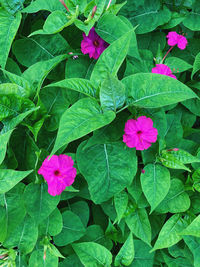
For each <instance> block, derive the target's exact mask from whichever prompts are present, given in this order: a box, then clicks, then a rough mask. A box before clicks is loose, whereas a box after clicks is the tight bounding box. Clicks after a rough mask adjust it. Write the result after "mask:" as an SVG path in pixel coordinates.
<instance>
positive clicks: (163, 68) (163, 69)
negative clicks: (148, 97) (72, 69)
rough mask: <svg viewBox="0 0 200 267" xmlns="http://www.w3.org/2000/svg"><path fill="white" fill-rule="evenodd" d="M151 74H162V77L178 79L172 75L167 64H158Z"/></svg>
mask: <svg viewBox="0 0 200 267" xmlns="http://www.w3.org/2000/svg"><path fill="white" fill-rule="evenodd" d="M151 72H152V73H158V74H162V75H167V76H169V77H172V78H174V79H177V78H176V76H175V75H174V74H172V71H171V69H170V68H169V67H168V66H167V65H165V64H156V67H154V68H153V69H152V70H151Z"/></svg>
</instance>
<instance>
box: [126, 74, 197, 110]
mask: <svg viewBox="0 0 200 267" xmlns="http://www.w3.org/2000/svg"><path fill="white" fill-rule="evenodd" d="M122 82H123V83H124V84H125V86H126V88H127V95H128V97H129V103H130V105H135V106H139V107H143V108H158V107H163V106H166V105H170V104H175V103H178V102H181V101H184V100H186V99H190V98H195V97H197V96H196V95H195V93H194V92H193V91H192V90H191V89H190V88H189V87H187V86H186V85H184V84H183V83H181V82H179V81H178V80H176V79H173V78H171V77H168V76H165V75H160V74H155V73H138V74H134V75H131V76H128V77H126V78H124V79H123V80H122Z"/></svg>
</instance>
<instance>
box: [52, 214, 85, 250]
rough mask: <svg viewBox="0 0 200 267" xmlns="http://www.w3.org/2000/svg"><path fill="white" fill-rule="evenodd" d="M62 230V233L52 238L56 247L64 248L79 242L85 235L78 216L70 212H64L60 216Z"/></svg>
mask: <svg viewBox="0 0 200 267" xmlns="http://www.w3.org/2000/svg"><path fill="white" fill-rule="evenodd" d="M62 217H63V228H62V231H61V232H60V233H59V234H58V235H56V236H55V237H54V242H55V244H56V245H57V246H65V245H68V244H71V243H73V242H74V241H76V240H79V239H80V238H81V237H82V236H84V234H85V227H84V226H83V224H82V222H81V220H80V218H79V217H78V215H76V214H75V213H73V212H72V211H65V212H63V214H62Z"/></svg>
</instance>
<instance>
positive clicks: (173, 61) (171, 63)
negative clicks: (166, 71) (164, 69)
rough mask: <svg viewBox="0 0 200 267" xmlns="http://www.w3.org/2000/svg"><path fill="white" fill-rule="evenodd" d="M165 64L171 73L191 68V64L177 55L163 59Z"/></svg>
mask: <svg viewBox="0 0 200 267" xmlns="http://www.w3.org/2000/svg"><path fill="white" fill-rule="evenodd" d="M165 64H166V65H167V66H168V67H170V69H171V70H172V72H173V73H175V74H176V73H179V72H183V71H186V70H189V69H191V68H192V65H190V64H189V63H187V62H186V61H184V60H183V59H181V58H178V57H169V58H167V59H166V60H165Z"/></svg>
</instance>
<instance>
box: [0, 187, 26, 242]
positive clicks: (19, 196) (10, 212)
mask: <svg viewBox="0 0 200 267" xmlns="http://www.w3.org/2000/svg"><path fill="white" fill-rule="evenodd" d="M24 187H25V185H24V184H23V183H19V184H17V185H16V186H15V187H13V188H12V189H11V190H9V191H8V192H7V193H6V194H4V195H0V196H1V207H3V209H4V211H5V213H4V214H3V218H1V220H2V219H3V220H2V222H1V223H3V224H1V227H0V242H1V243H3V242H4V240H5V238H6V237H9V236H12V233H13V231H15V228H16V227H17V226H18V225H19V224H20V223H21V222H22V221H23V219H24V217H25V214H26V209H25V205H24V199H23V191H24Z"/></svg>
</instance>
